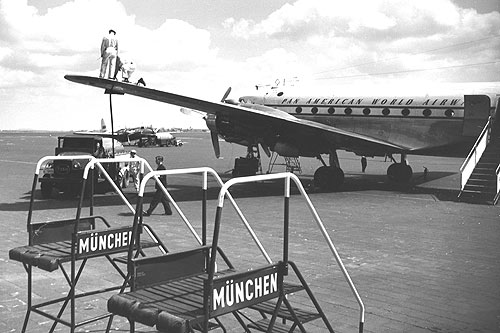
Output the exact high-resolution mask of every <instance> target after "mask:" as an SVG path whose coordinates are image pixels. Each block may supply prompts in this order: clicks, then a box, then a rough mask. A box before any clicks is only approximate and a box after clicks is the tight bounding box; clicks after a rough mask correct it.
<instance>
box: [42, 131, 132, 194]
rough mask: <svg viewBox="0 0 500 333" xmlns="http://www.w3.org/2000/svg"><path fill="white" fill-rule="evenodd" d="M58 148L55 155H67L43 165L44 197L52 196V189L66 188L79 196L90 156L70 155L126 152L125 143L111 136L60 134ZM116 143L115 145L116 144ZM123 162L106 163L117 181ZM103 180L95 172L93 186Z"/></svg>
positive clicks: (60, 190) (65, 192)
mask: <svg viewBox="0 0 500 333" xmlns="http://www.w3.org/2000/svg"><path fill="white" fill-rule="evenodd" d="M57 142H58V144H57V147H56V148H55V155H56V156H68V159H67V160H49V161H47V163H45V164H44V165H42V172H43V176H42V177H41V178H40V179H39V181H40V189H41V191H42V197H44V198H49V197H51V195H52V193H53V190H57V191H59V192H63V194H64V195H67V196H76V195H77V194H79V193H80V191H81V188H82V175H83V170H84V168H85V166H86V165H87V163H88V160H82V159H72V158H71V156H72V155H73V156H77V155H80V156H81V155H89V156H94V157H96V158H110V157H113V152H114V156H119V155H126V154H127V152H126V151H125V148H124V147H123V145H122V144H121V143H120V142H119V141H117V140H115V139H111V138H103V137H100V136H92V135H66V136H60V137H58V140H57ZM113 146H114V147H113ZM119 164H122V163H114V164H105V167H106V168H107V172H108V173H109V174H110V176H111V177H112V178H113V180H114V181H116V182H117V184H119V183H121V181H120V173H119V171H120V169H121V168H123V167H124V165H119ZM100 183H103V184H104V183H105V182H104V179H102V178H101V175H99V174H98V173H96V174H95V175H94V188H95V189H98V190H103V189H101V188H99V185H100Z"/></svg>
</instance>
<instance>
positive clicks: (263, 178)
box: [208, 172, 365, 333]
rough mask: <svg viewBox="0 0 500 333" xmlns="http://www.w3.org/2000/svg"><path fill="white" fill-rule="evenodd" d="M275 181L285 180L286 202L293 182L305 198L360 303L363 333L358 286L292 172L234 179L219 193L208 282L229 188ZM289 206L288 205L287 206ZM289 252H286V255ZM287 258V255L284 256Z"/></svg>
mask: <svg viewBox="0 0 500 333" xmlns="http://www.w3.org/2000/svg"><path fill="white" fill-rule="evenodd" d="M275 179H284V180H285V194H284V196H285V202H287V199H289V198H290V183H291V180H293V182H294V183H295V185H296V186H297V188H298V190H299V192H300V193H301V195H302V196H303V197H304V199H305V200H306V203H307V206H308V208H309V210H310V212H311V214H312V215H313V217H314V220H315V221H316V224H317V225H318V227H319V229H320V231H321V234H322V235H323V237H324V239H325V241H326V243H327V244H328V247H329V248H330V251H331V252H332V254H333V256H334V258H335V261H336V262H337V265H338V266H339V268H340V270H341V272H342V274H343V275H344V278H345V280H346V282H347V284H348V285H349V287H350V289H351V292H352V293H353V295H354V297H355V298H356V301H357V302H358V305H359V332H360V333H362V332H363V326H364V321H365V306H364V304H363V301H362V299H361V296H360V295H359V293H358V291H357V289H356V286H355V285H354V283H353V281H352V279H351V277H350V275H349V272H348V271H347V269H346V267H345V266H344V263H343V262H342V258H340V255H339V253H338V251H337V249H336V247H335V245H334V244H333V241H332V239H331V237H330V235H329V234H328V231H327V230H326V228H325V226H324V224H323V222H322V221H321V218H320V217H319V215H318V213H317V211H316V209H315V208H314V206H313V204H312V202H311V199H310V198H309V196H308V195H307V192H306V191H305V189H304V187H303V186H302V183H301V181H300V180H299V178H298V177H297V176H296V175H295V174H293V173H291V172H284V173H276V174H266V175H256V176H248V177H239V178H232V179H230V180H228V181H227V182H226V183H225V184H224V186H222V188H221V190H220V192H219V199H218V205H217V211H216V219H215V220H216V221H215V226H214V237H213V239H212V250H211V251H212V254H211V262H210V266H211V267H210V269H209V277H208V280H209V281H212V280H213V274H214V270H215V268H214V267H215V261H216V253H217V242H218V233H219V230H220V220H221V215H222V208H223V206H224V200H225V197H226V195H227V196H228V197H229V195H230V193H229V188H230V187H231V186H233V185H235V184H241V183H250V182H258V181H266V180H275ZM285 205H286V206H287V204H285ZM287 215H288V214H287V213H286V214H285V220H286V221H285V223H286V224H288V220H287V217H286V216H287ZM284 237H285V239H287V238H288V237H287V235H284ZM286 252H287V251H285V253H286ZM284 256H285V257H286V256H287V254H284ZM284 261H285V264H286V261H287V258H284Z"/></svg>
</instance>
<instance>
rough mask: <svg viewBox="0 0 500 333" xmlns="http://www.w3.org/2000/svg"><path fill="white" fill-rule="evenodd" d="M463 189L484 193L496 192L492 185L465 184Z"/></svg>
mask: <svg viewBox="0 0 500 333" xmlns="http://www.w3.org/2000/svg"><path fill="white" fill-rule="evenodd" d="M464 191H469V192H476V193H484V194H490V193H493V194H496V192H495V189H494V188H492V187H485V186H477V185H466V186H465V187H464Z"/></svg>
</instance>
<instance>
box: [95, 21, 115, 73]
mask: <svg viewBox="0 0 500 333" xmlns="http://www.w3.org/2000/svg"><path fill="white" fill-rule="evenodd" d="M117 56H118V39H117V38H116V31H114V30H113V29H110V30H109V32H108V35H107V36H104V38H103V39H102V42H101V71H100V73H99V77H100V78H103V77H104V76H105V75H106V72H107V73H108V74H107V75H108V79H112V78H113V76H114V73H115V65H116V57H117Z"/></svg>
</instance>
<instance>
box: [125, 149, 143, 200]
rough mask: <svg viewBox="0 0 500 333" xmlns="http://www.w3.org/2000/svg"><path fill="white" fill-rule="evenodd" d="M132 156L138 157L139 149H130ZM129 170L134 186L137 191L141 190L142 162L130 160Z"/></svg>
mask: <svg viewBox="0 0 500 333" xmlns="http://www.w3.org/2000/svg"><path fill="white" fill-rule="evenodd" d="M130 158H134V159H135V158H137V151H136V150H135V149H132V150H131V151H130ZM128 172H129V174H130V176H131V177H132V180H133V181H134V186H135V190H136V192H139V173H140V162H139V161H137V162H130V163H129V165H128Z"/></svg>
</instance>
